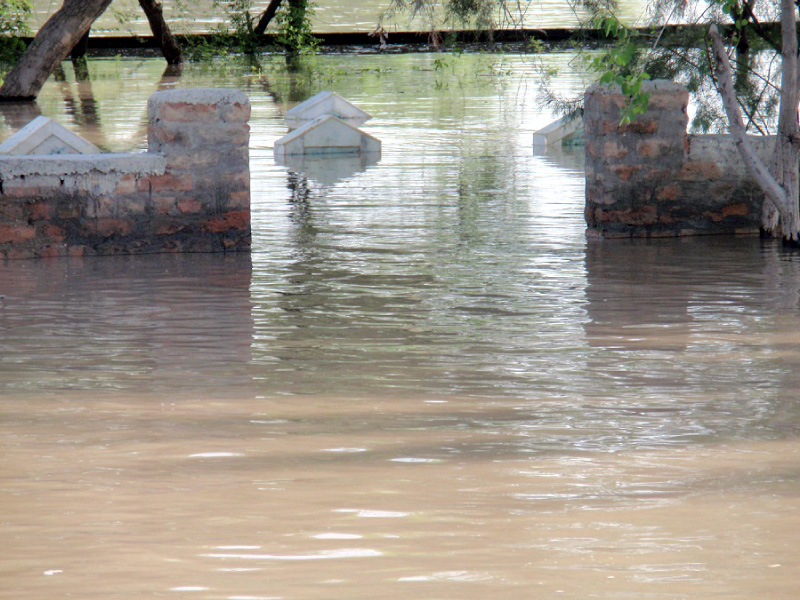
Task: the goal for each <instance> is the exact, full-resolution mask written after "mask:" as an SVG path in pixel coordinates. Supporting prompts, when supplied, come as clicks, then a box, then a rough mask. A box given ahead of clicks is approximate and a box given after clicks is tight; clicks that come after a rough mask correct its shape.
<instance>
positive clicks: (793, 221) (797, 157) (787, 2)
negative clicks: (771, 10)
mask: <svg viewBox="0 0 800 600" xmlns="http://www.w3.org/2000/svg"><path fill="white" fill-rule="evenodd" d="M709 34H710V35H711V41H712V44H713V47H714V55H715V58H716V65H715V71H716V75H717V89H718V90H719V93H720V95H721V96H722V102H723V104H724V106H725V112H726V113H727V115H728V123H729V126H730V130H731V133H732V134H733V135H734V137H735V139H736V145H737V147H738V148H739V152H740V154H741V155H742V159H743V160H744V162H745V164H746V165H747V168H748V169H749V170H750V172H751V173H752V174H753V177H754V178H755V180H756V182H757V183H758V185H759V186H760V187H761V189H762V190H764V193H765V195H766V198H765V201H764V208H763V211H762V223H761V227H762V229H764V231H766V232H768V233H770V234H771V235H773V236H775V237H777V236H779V235H780V236H782V237H783V239H784V240H785V241H788V242H794V243H797V242H798V241H800V181H799V179H800V125H798V100H800V89H798V58H797V51H798V42H797V19H796V17H795V4H794V0H781V40H782V49H781V54H782V60H783V63H782V69H781V100H780V112H779V116H778V135H777V140H776V143H775V153H774V161H773V164H772V169H768V168H767V167H766V165H765V164H764V163H763V161H762V160H761V159H760V158H759V157H758V155H757V154H756V153H755V151H754V149H753V146H752V144H751V143H750V140H749V139H748V137H747V133H746V130H745V126H744V123H743V122H742V113H741V111H740V110H739V105H738V103H737V100H736V93H735V91H734V85H733V77H732V75H731V68H730V63H729V61H728V55H727V53H726V51H725V45H724V42H723V40H722V36H721V35H720V33H719V31H718V30H717V28H716V27H715V26H713V25H712V27H711V29H710V31H709Z"/></svg>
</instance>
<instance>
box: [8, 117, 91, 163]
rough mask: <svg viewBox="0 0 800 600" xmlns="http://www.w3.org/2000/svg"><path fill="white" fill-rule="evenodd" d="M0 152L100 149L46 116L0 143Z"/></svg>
mask: <svg viewBox="0 0 800 600" xmlns="http://www.w3.org/2000/svg"><path fill="white" fill-rule="evenodd" d="M0 154H6V155H14V156H20V155H27V154H100V149H99V148H98V147H97V146H95V145H94V144H91V143H89V142H87V141H86V140H84V139H83V138H82V137H80V136H79V135H77V134H75V133H72V132H71V131H70V130H69V129H67V128H66V127H63V126H62V125H59V124H58V123H56V122H55V121H53V120H52V119H50V118H48V117H36V118H35V119H34V120H33V121H31V122H30V123H28V124H27V125H25V127H23V128H22V129H20V130H19V131H17V133H15V134H14V135H12V136H11V137H10V138H8V139H7V140H6V141H5V142H3V143H2V144H0Z"/></svg>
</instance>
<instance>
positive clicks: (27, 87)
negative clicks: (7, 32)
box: [0, 0, 111, 101]
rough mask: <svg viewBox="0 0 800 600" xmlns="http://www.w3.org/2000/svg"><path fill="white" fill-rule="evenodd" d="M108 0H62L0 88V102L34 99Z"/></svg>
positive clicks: (101, 12)
mask: <svg viewBox="0 0 800 600" xmlns="http://www.w3.org/2000/svg"><path fill="white" fill-rule="evenodd" d="M109 4H111V0H64V4H63V6H62V7H61V8H60V9H59V10H58V11H56V13H55V14H54V15H53V16H52V17H50V18H49V19H48V20H47V22H46V23H45V24H44V25H42V28H41V29H40V30H39V32H38V33H37V34H36V37H34V38H33V42H31V45H30V46H29V47H28V49H27V50H26V52H25V54H23V55H22V58H20V60H19V62H18V63H17V64H16V65H15V66H14V68H13V69H11V71H10V72H9V73H8V75H6V78H5V81H3V85H2V87H0V101H9V100H34V99H35V98H36V96H37V95H38V94H39V92H40V91H41V89H42V86H43V85H44V82H45V81H46V80H47V78H48V77H49V76H50V73H52V72H53V69H55V68H56V66H58V64H59V63H60V62H61V61H62V60H64V59H65V58H66V57H67V55H68V54H69V53H70V50H72V49H73V48H74V47H75V44H76V43H77V42H78V40H80V39H81V38H82V37H83V36H84V35H85V34H86V32H87V31H89V28H90V27H91V26H92V23H94V22H95V21H96V20H97V18H98V17H99V16H100V15H102V14H103V11H104V10H105V9H106V8H107V7H108V5H109Z"/></svg>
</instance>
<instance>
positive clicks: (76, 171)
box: [0, 152, 167, 178]
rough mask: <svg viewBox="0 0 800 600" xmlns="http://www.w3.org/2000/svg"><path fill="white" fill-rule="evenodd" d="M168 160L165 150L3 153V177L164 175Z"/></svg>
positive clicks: (0, 166)
mask: <svg viewBox="0 0 800 600" xmlns="http://www.w3.org/2000/svg"><path fill="white" fill-rule="evenodd" d="M166 164H167V160H166V157H164V155H163V154H157V153H154V152H142V153H138V154H130V153H129V154H54V155H49V156H44V155H42V156H33V155H31V156H2V157H0V177H4V178H9V177H19V176H21V175H25V176H33V175H55V176H62V175H67V176H71V175H83V174H86V173H119V174H121V175H125V174H128V173H133V174H141V175H161V174H163V173H164V171H165V170H166Z"/></svg>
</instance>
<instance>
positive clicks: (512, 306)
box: [0, 54, 800, 600]
mask: <svg viewBox="0 0 800 600" xmlns="http://www.w3.org/2000/svg"><path fill="white" fill-rule="evenodd" d="M439 59H440V57H439V56H437V55H426V54H416V55H393V56H360V57H320V58H318V59H316V60H317V62H315V63H314V68H313V70H312V71H308V72H304V73H300V74H294V75H292V74H288V73H286V71H285V70H284V69H283V68H282V66H281V64H280V62H279V61H266V62H264V63H263V64H262V65H261V66H260V68H256V66H255V65H252V64H250V65H247V64H229V65H227V66H226V67H224V68H215V67H213V65H212V66H202V67H201V66H198V67H190V68H189V69H187V70H186V72H185V73H184V75H183V76H182V77H181V78H177V79H176V78H174V77H162V70H163V63H162V62H161V61H157V60H141V61H133V60H131V61H129V60H117V61H94V62H92V63H91V64H90V71H91V73H92V77H91V80H90V81H83V82H77V81H75V79H74V76H73V74H72V72H71V70H70V67H69V66H67V67H66V68H65V72H64V79H63V81H61V82H58V81H51V82H49V83H48V84H47V86H46V89H45V93H44V95H43V97H42V98H41V99H40V102H39V110H40V111H41V112H43V113H44V114H47V115H49V116H54V117H56V118H58V119H59V120H60V121H61V122H63V123H64V124H65V125H68V126H70V127H71V128H73V129H75V130H76V131H80V132H81V133H82V134H83V135H85V136H86V137H87V138H89V139H91V140H92V141H94V142H95V143H99V144H101V145H103V146H104V147H106V148H108V149H112V150H124V149H129V148H136V147H143V145H144V136H145V130H144V119H145V116H144V111H145V108H144V103H145V101H146V98H147V97H148V96H149V95H150V94H151V93H152V92H153V91H155V90H156V89H163V88H166V87H175V86H185V87H188V86H195V85H222V86H230V87H237V88H241V89H244V90H245V91H246V92H247V93H248V95H249V96H250V98H251V101H252V103H253V118H252V122H251V134H252V138H251V171H252V187H253V227H254V231H253V242H254V249H253V253H252V254H251V255H238V256H230V255H228V256H225V255H178V256H169V255H161V256H137V257H105V258H87V259H54V260H35V261H8V262H5V263H0V294H2V295H3V298H2V300H0V454H1V455H2V456H3V466H2V467H1V468H0V498H2V500H0V508H1V509H2V510H0V515H2V516H0V530H1V531H2V539H3V540H4V542H5V543H4V544H3V545H2V549H0V596H1V597H7V598H14V599H31V600H33V599H39V598H48V599H49V598H67V597H81V598H91V597H102V598H107V597H120V598H133V597H143V598H144V597H174V598H184V597H186V598H209V599H218V598H220V599H227V600H244V599H255V598H260V599H266V598H281V599H308V600H311V599H318V598H341V599H353V598H402V599H405V598H408V599H418V598H437V599H452V600H463V599H467V598H475V599H478V598H486V597H488V596H494V597H499V598H509V599H517V598H519V599H523V598H525V599H527V598H538V597H542V598H551V597H563V598H574V599H576V600H577V599H585V598H608V599H615V600H616V599H620V598H636V599H646V598H653V599H657V598H670V599H676V598H680V599H682V598H686V599H689V598H691V599H694V598H697V599H700V598H703V599H705V598H725V599H752V598H770V599H777V600H790V599H793V598H795V597H796V583H797V573H798V569H800V552H798V547H799V546H798V533H797V532H798V531H800V516H799V515H800V510H798V509H799V508H800V443H798V433H800V407H799V405H798V402H797V393H796V390H797V389H798V387H799V385H800V369H798V364H800V352H799V351H798V348H800V343H799V342H800V339H799V338H800V334H798V331H800V312H799V310H798V302H799V301H800V295H799V294H800V262H798V259H797V256H796V255H794V254H791V253H784V252H783V251H782V250H781V249H780V248H779V247H777V246H775V245H773V244H770V243H762V242H761V241H760V240H758V239H755V238H739V239H730V238H695V239H685V240H680V241H678V240H659V241H654V242H625V241H613V242H612V241H607V242H603V243H589V244H587V242H586V240H585V238H584V223H583V215H582V211H583V159H582V150H581V149H579V148H578V149H569V148H567V149H564V150H563V151H561V152H557V153H551V154H550V155H547V156H536V155H534V154H533V153H532V150H531V133H532V132H533V131H534V130H535V129H537V128H539V127H541V126H542V125H544V124H546V123H547V122H549V121H550V120H551V119H552V117H553V115H552V114H550V113H549V112H548V111H547V110H545V109H542V107H541V103H540V102H539V101H538V100H537V94H536V86H535V85H534V83H535V78H536V77H537V75H536V70H535V69H534V65H533V64H532V63H531V62H530V59H529V58H527V57H521V56H516V55H507V54H499V55H491V56H476V55H463V56H453V57H448V61H447V62H445V63H442V62H438V63H437V60H439ZM546 60H548V61H550V64H552V65H555V64H557V65H559V66H560V67H561V69H562V74H563V78H562V79H560V86H561V88H562V89H563V90H565V91H570V90H572V91H577V90H579V89H581V87H582V85H583V82H582V78H581V75H580V71H579V70H578V69H577V68H576V67H575V65H574V64H573V63H572V62H571V57H570V56H568V55H552V56H549V57H547V58H546ZM320 89H333V90H334V91H338V92H340V93H342V94H343V95H345V96H346V97H348V98H349V99H351V100H353V101H354V102H356V103H357V104H359V105H360V106H361V107H362V108H364V109H365V110H367V111H368V112H370V113H371V114H373V115H374V118H373V120H372V121H370V122H369V123H367V124H366V125H365V126H364V129H365V130H367V131H368V132H369V133H371V134H373V135H375V136H376V137H378V138H380V139H381V140H382V141H383V149H384V152H383V156H382V158H381V160H380V161H379V162H377V163H376V164H371V165H364V164H360V163H355V164H339V165H336V166H335V167H336V168H331V165H329V164H328V165H319V164H316V165H312V164H307V165H295V166H294V167H286V166H281V165H276V164H275V163H274V161H273V159H272V144H273V143H274V141H275V140H276V139H277V138H278V137H280V136H281V135H283V134H284V133H285V132H286V129H285V127H284V125H283V123H282V114H283V113H284V112H285V110H286V109H287V108H289V107H291V106H292V105H293V104H294V103H296V102H297V101H299V100H302V99H304V98H306V97H308V96H310V95H311V94H313V93H315V92H316V91H319V90H320ZM29 114H30V111H27V112H26V111H23V110H21V109H20V108H19V107H17V109H16V110H7V111H6V112H5V113H4V130H3V136H4V137H5V136H6V135H8V134H9V133H10V132H11V131H12V130H14V129H15V123H21V122H24V121H25V118H26V115H29ZM17 126H18V125H17Z"/></svg>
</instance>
